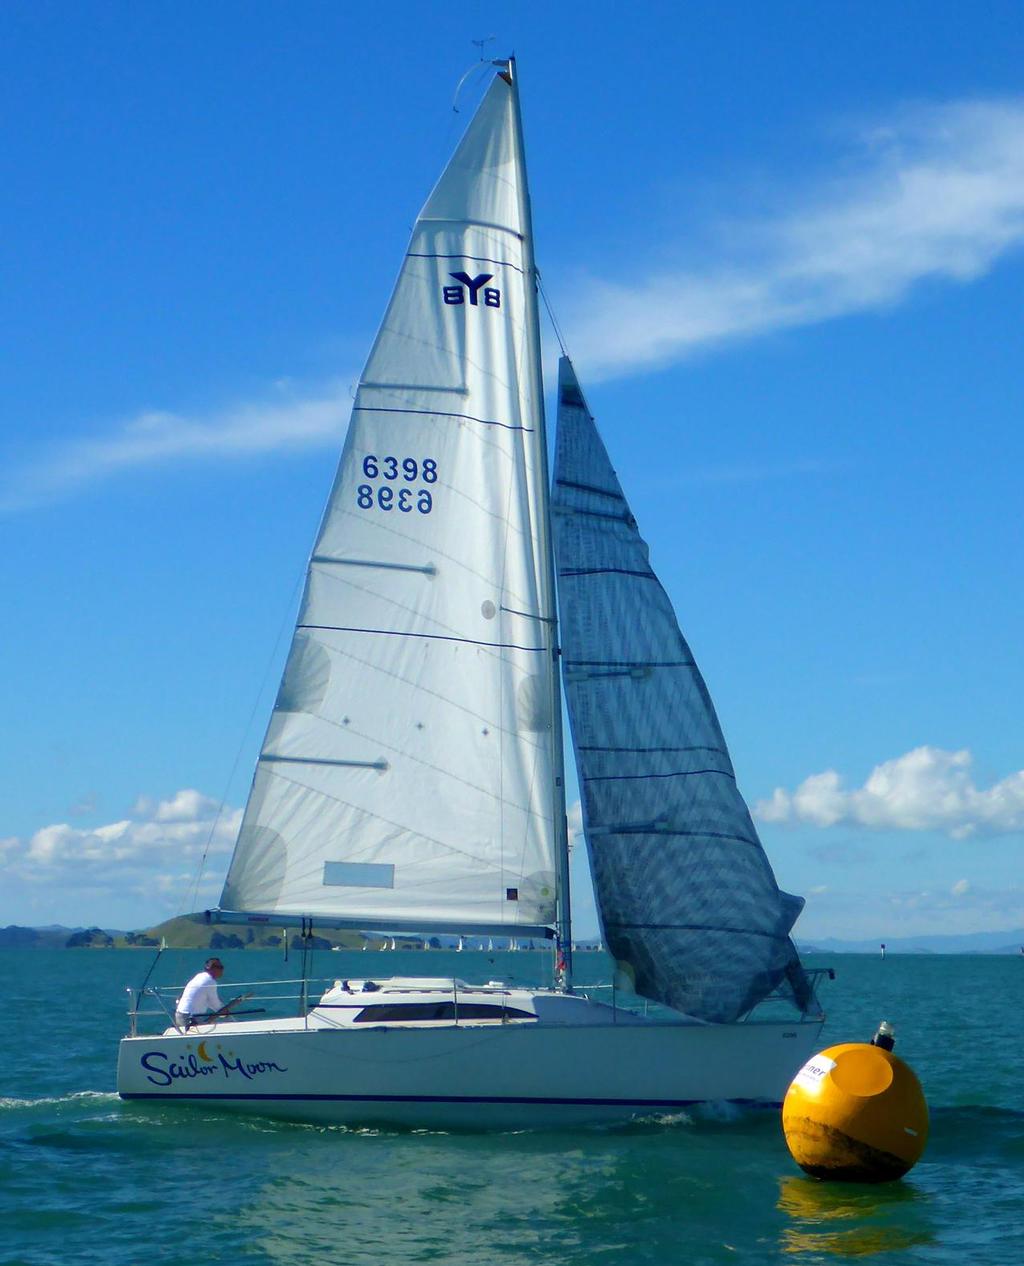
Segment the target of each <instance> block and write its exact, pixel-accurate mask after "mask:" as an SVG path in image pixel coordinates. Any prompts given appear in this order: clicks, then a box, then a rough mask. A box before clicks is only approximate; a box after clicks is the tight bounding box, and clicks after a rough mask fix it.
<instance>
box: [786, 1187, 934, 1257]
mask: <svg viewBox="0 0 1024 1266" xmlns="http://www.w3.org/2000/svg"><path fill="white" fill-rule="evenodd" d="M777 1208H778V1209H779V1211H780V1212H781V1213H784V1214H785V1215H786V1216H787V1217H788V1219H789V1221H788V1223H787V1224H786V1225H785V1226H784V1227H783V1229H782V1233H781V1235H780V1238H779V1247H780V1248H781V1249H782V1251H783V1252H786V1253H821V1254H825V1253H831V1254H833V1255H834V1256H836V1257H866V1256H870V1255H872V1254H874V1253H888V1252H894V1251H896V1250H898V1249H907V1248H913V1247H916V1246H918V1245H925V1244H931V1243H932V1242H933V1240H934V1238H935V1236H934V1233H933V1231H932V1228H931V1226H930V1223H929V1219H928V1218H927V1216H926V1201H925V1198H924V1197H922V1196H921V1195H920V1193H919V1192H917V1191H916V1190H915V1189H914V1188H913V1187H912V1186H910V1185H909V1184H892V1185H888V1186H870V1187H866V1186H861V1185H860V1184H847V1183H831V1184H825V1183H820V1182H815V1181H814V1179H811V1178H796V1177H792V1176H790V1177H787V1178H783V1179H781V1180H780V1182H779V1199H778V1204H777Z"/></svg>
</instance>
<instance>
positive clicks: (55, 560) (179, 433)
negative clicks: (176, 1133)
mask: <svg viewBox="0 0 1024 1266" xmlns="http://www.w3.org/2000/svg"><path fill="white" fill-rule="evenodd" d="M363 9H364V7H363V6H348V5H341V4H304V5H293V6H284V5H280V4H270V3H248V4H244V5H243V4H230V3H226V4H221V5H218V6H202V5H189V4H181V5H176V6H173V7H172V6H130V5H128V4H100V3H95V4H89V5H86V4H65V5H54V4H40V3H31V4H29V3H14V2H12V3H9V4H8V5H6V6H5V7H4V15H3V25H4V28H5V34H4V39H3V41H2V44H0V63H2V65H0V97H2V98H3V100H2V107H3V108H2V110H0V118H2V123H0V127H2V129H3V136H2V138H0V168H2V170H0V187H2V188H3V190H4V195H3V198H2V199H0V224H2V237H0V255H2V261H3V262H2V277H3V284H2V286H0V329H2V331H3V334H2V341H3V349H4V357H3V387H4V391H3V400H2V403H0V532H2V533H3V537H4V547H3V550H2V553H0V559H2V562H0V567H2V572H0V581H2V586H3V590H2V591H3V594H4V603H3V611H2V616H0V629H2V632H3V643H2V644H3V648H4V654H3V659H2V663H3V667H4V673H3V680H4V692H3V693H4V700H5V709H4V712H5V717H4V720H5V724H4V726H3V731H2V733H3V740H2V742H3V751H2V768H3V770H4V777H3V796H2V799H0V855H2V856H3V859H4V875H5V878H4V883H3V885H2V888H0V922H4V923H6V922H22V923H36V924H38V923H48V922H65V923H81V922H103V923H106V924H108V925H118V926H140V925H142V924H144V923H147V922H155V921H157V920H158V919H160V918H163V917H166V916H167V915H169V914H173V913H176V912H177V911H179V910H180V909H181V908H182V907H183V904H184V903H186V901H187V899H188V896H189V884H190V880H191V878H192V877H193V876H194V875H195V872H196V867H197V863H198V858H199V856H200V854H201V853H202V851H203V848H204V846H205V843H206V840H207V839H208V838H209V837H211V832H212V845H211V849H210V856H209V860H208V863H207V868H206V872H205V875H206V878H205V880H204V886H203V887H202V889H201V893H200V899H201V900H203V901H204V902H208V901H211V900H214V899H215V898H216V895H217V892H219V886H220V881H221V879H222V876H223V870H224V867H225V865H226V858H227V853H228V851H229V849H230V842H231V833H232V830H233V828H234V826H235V825H236V824H237V817H238V810H239V807H240V805H241V804H242V803H243V802H244V797H245V793H246V790H247V786H248V781H249V777H250V773H251V769H252V764H253V761H254V759H255V754H256V750H257V747H258V743H259V738H260V736H261V734H262V730H263V726H264V724H265V720H266V714H267V711H268V709H269V707H270V703H271V701H272V698H273V693H274V690H275V689H276V684H277V678H278V673H279V670H280V664H281V661H282V658H283V654H284V651H285V649H286V645H287V638H288V635H289V633H290V628H291V623H292V620H293V617H294V604H295V602H296V600H297V594H298V586H299V583H300V581H301V576H302V571H303V568H304V563H305V557H306V554H307V552H308V548H309V545H310V542H311V539H312V535H313V532H314V530H315V527H316V523H317V521H318V518H319V514H320V510H321V507H322V503H323V499H324V497H325V495H326V492H327V489H328V487H329V484H330V480H331V477H332V474H333V468H334V464H335V461H336V456H337V452H338V450H339V447H340V443H341V439H342V437H343V435H344V429H345V425H346V422H347V417H348V407H349V405H350V400H351V387H352V384H353V383H354V382H355V380H356V378H357V377H358V374H359V370H360V367H361V363H362V360H363V358H364V356H365V354H366V351H367V349H368V346H369V342H370V340H371V338H372V336H373V333H374V331H375V329H376V325H377V323H378V321H379V319H380V316H381V314H382V311H383V308H384V305H385V303H386V300H387V297H388V294H389V291H390V287H391V284H392V281H393V278H394V276H395V273H396V271H397V268H398V264H399V261H400V257H401V254H402V251H403V250H404V247H405V242H406V238H407V234H408V231H409V228H410V226H411V223H412V221H413V219H414V218H415V215H416V212H417V211H418V209H419V207H420V205H421V204H422V202H423V200H424V198H425V196H426V194H427V192H428V191H429V189H430V187H431V185H432V183H433V180H434V179H435V177H436V175H437V174H438V172H439V171H440V168H441V167H442V165H443V163H444V162H445V160H446V158H447V156H448V154H449V152H450V150H451V148H452V146H453V145H454V143H455V141H456V140H457V137H458V135H459V132H460V129H461V127H462V125H463V124H464V121H465V119H466V117H467V112H468V111H469V109H471V107H472V104H473V103H474V101H475V100H476V98H477V96H478V95H479V90H480V86H481V83H482V79H481V77H480V75H479V74H473V75H470V77H469V79H468V80H467V83H466V86H465V87H464V89H463V96H462V106H463V111H462V113H461V114H459V115H456V114H455V113H453V111H452V108H451V104H452V98H453V93H454V90H455V86H456V84H457V83H458V81H459V79H460V77H461V76H462V75H463V73H464V72H465V71H466V70H467V69H469V68H470V67H471V66H472V64H473V62H474V60H475V58H476V55H477V54H476V50H475V49H474V47H473V45H472V43H471V41H472V40H474V39H479V38H483V37H485V36H491V35H493V36H495V40H494V42H493V43H490V44H488V45H487V50H488V54H489V55H498V54H501V53H505V52H507V51H510V50H513V49H514V50H515V52H516V53H517V54H518V57H519V64H520V72H521V79H522V86H523V98H524V114H525V126H526V139H527V149H528V158H529V162H530V172H531V180H532V187H533V189H532V191H533V200H534V217H535V228H536V234H537V253H538V259H539V263H540V266H541V269H542V272H543V274H544V278H545V285H546V289H547V291H548V294H549V296H550V298H551V301H552V303H553V305H554V308H555V311H556V313H557V315H558V317H559V320H560V323H561V325H562V327H563V329H564V332H565V335H566V338H567V342H568V345H569V350H570V352H571V353H572V354H573V357H574V360H575V363H576V367H577V370H578V373H579V375H580V378H581V381H582V382H583V384H584V388H585V390H586V392H587V395H588V399H589V402H590V404H591V407H592V408H593V409H594V411H595V413H596V415H597V417H598V421H599V424H600V425H601V428H602V431H603V433H604V436H605V439H606V442H607V444H608V447H609V450H610V452H611V454H612V457H613V460H614V461H615V463H616V466H617V468H618V471H619V474H620V477H621V479H622V482H623V484H624V486H625V487H626V489H627V492H628V494H629V496H630V498H631V500H632V504H633V509H634V512H635V513H636V515H637V518H638V520H639V521H640V525H641V528H642V530H643V532H644V534H645V536H646V537H647V539H648V541H649V542H650V543H651V546H652V559H653V562H654V565H655V567H656V568H657V569H658V571H659V573H660V575H661V577H662V579H663V581H664V583H665V585H666V587H667V589H668V591H669V593H670V594H671V595H672V597H673V599H674V601H675V603H676V608H677V612H678V614H679V618H680V623H681V625H682V627H683V630H684V632H685V633H686V635H687V637H688V639H689V640H690V642H691V645H692V646H693V649H694V651H695V653H696V655H697V658H698V662H699V663H700V664H701V666H702V669H703V671H704V674H705V677H706V679H707V681H708V684H709V687H710V689H711V692H712V695H713V697H714V699H715V701H716V704H717V707H718V710H719V714H720V717H721V720H722V723H723V727H724V729H725V732H726V736H727V738H728V740H729V742H730V746H731V748H732V753H733V758H734V762H735V765H736V768H737V773H738V777H739V782H740V786H741V788H742V789H743V791H744V793H745V794H746V796H747V798H748V800H749V801H750V803H751V804H752V806H754V808H755V814H756V816H757V818H758V822H759V826H760V829H761V832H762V836H763V838H764V841H765V844H766V847H767V848H768V851H769V854H770V856H771V858H772V861H773V863H774V865H775V868H776V873H777V875H778V877H779V880H780V882H781V883H782V884H783V886H784V887H787V888H789V889H791V890H793V891H797V892H801V893H803V894H804V895H805V896H807V901H808V903H807V908H806V910H805V912H804V915H803V916H802V919H801V921H800V923H799V925H798V928H797V931H798V935H802V936H803V937H805V938H808V939H813V937H815V936H819V937H820V936H827V935H835V936H876V935H877V936H878V937H879V938H880V939H885V937H886V936H889V937H892V936H896V935H899V934H900V933H901V932H925V931H973V930H983V929H998V928H1013V927H1018V926H1020V925H1022V924H1024V881H1022V879H1021V873H1022V866H1021V861H1022V849H1021V839H1022V835H1021V833H1022V830H1024V739H1022V732H1021V727H1020V724H1019V713H1020V705H1021V700H1022V698H1024V669H1022V661H1021V653H1020V646H1021V641H1022V631H1024V600H1022V596H1021V595H1022V593H1024V562H1022V559H1024V550H1022V542H1021V514H1020V502H1021V489H1020V485H1021V474H1020V472H1021V468H1022V464H1024V463H1022V458H1024V452H1022V449H1024V443H1022V439H1021V425H1020V420H1021V415H1022V404H1024V381H1022V374H1021V364H1022V363H1024V347H1022V336H1021V329H1022V323H1021V306H1022V298H1021V296H1022V294H1024V285H1022V283H1024V251H1022V249H1021V247H1022V244H1024V90H1022V87H1021V80H1020V66H1021V65H1022V64H1024V10H1022V9H1021V8H1020V6H1019V4H1015V3H999V2H998V0H997V2H995V3H988V4H986V5H984V6H966V5H961V4H953V3H950V4H941V3H929V4H914V3H905V4H901V5H899V6H892V5H885V4H881V3H877V4H875V3H858V4H841V3H835V4H830V5H827V6H820V5H818V6H812V5H809V4H776V5H772V6H767V5H760V4H735V5H731V6H725V5H718V4H711V3H707V4H701V3H694V4H688V5H685V6H684V5H675V4H649V5H643V6H624V5H613V4H609V3H590V4H586V5H582V4H564V5H559V6H552V5H542V4H528V3H524V4H516V5H511V4H500V3H499V4H495V3H489V4H486V5H484V4H462V5H458V6H455V5H450V6H442V5H424V4H392V5H388V6H384V7H381V8H380V10H379V11H378V12H374V13H371V12H369V10H368V8H367V9H366V11H363ZM222 800H223V802H224V806H225V807H224V809H223V811H222V812H221V814H220V817H219V820H217V806H218V805H219V804H220V803H221V801H222ZM215 820H217V824H216V826H214V822H215ZM577 904H578V907H579V909H580V911H581V919H580V931H581V932H584V933H586V932H589V931H592V930H593V927H594V924H593V915H592V914H590V913H588V911H587V907H588V904H589V903H588V901H587V899H586V896H585V894H584V893H583V891H582V887H581V894H580V896H579V899H578V903H577Z"/></svg>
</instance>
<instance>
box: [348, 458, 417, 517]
mask: <svg viewBox="0 0 1024 1266" xmlns="http://www.w3.org/2000/svg"><path fill="white" fill-rule="evenodd" d="M363 474H364V475H365V476H366V478H367V479H384V480H386V481H388V482H386V483H382V484H378V485H377V486H376V487H374V486H373V485H372V484H360V485H359V487H358V488H357V489H356V505H357V506H358V507H359V508H360V510H372V509H373V508H374V507H375V506H376V507H377V508H378V509H380V510H398V511H399V512H400V513H401V514H411V513H412V511H413V510H418V511H419V513H420V514H429V513H430V512H431V510H433V508H434V497H433V494H432V493H431V491H430V489H429V488H410V487H409V486H408V485H409V484H413V483H416V482H418V481H420V480H422V482H423V483H425V484H435V483H437V461H436V459H435V458H433V457H424V458H423V460H422V461H417V460H416V458H415V457H377V456H375V455H374V454H373V453H368V454H367V455H366V457H364V458H363ZM396 481H397V484H398V486H397V487H394V486H392V484H393V483H395V482H396Z"/></svg>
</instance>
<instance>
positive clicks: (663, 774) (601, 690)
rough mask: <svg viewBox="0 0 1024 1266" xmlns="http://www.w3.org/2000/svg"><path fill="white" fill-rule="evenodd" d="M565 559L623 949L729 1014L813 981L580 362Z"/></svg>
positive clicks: (683, 1002) (682, 1005)
mask: <svg viewBox="0 0 1024 1266" xmlns="http://www.w3.org/2000/svg"><path fill="white" fill-rule="evenodd" d="M552 506H553V513H554V536H555V554H556V558H557V560H558V580H559V607H560V611H561V623H562V655H563V658H562V666H563V672H564V674H565V689H566V699H567V702H568V708H569V718H570V721H571V724H572V735H573V745H574V747H575V751H576V763H577V768H578V771H579V777H580V789H581V793H582V794H581V800H582V805H583V825H584V834H585V835H586V839H587V845H588V849H589V852H590V858H591V869H592V871H593V875H594V884H595V888H596V892H597V898H598V906H599V909H600V913H601V923H602V932H603V935H604V938H605V940H606V942H607V944H608V949H609V951H610V953H611V954H612V955H613V956H614V957H615V958H616V959H617V960H618V963H619V966H620V968H621V969H623V970H624V971H625V972H626V974H627V975H628V977H629V978H630V979H631V980H632V982H633V984H634V985H635V988H636V990H637V992H638V993H640V994H642V995H643V996H644V997H647V998H652V999H655V1000H656V1001H659V1002H664V1003H666V1004H668V1005H669V1006H672V1007H675V1008H677V1009H679V1010H680V1011H685V1012H687V1013H688V1014H690V1015H694V1016H698V1017H700V1018H702V1019H706V1020H712V1021H730V1020H735V1019H736V1018H737V1017H739V1016H741V1015H743V1014H744V1013H745V1012H747V1011H749V1010H750V1008H751V1007H753V1006H755V1005H756V1004H757V1003H758V1002H759V1001H761V999H762V998H764V997H765V996H766V995H767V994H768V993H770V992H771V991H772V990H773V989H776V988H780V987H781V988H783V989H785V990H786V991H787V992H788V993H789V994H790V996H791V997H793V998H794V999H795V1001H796V1002H797V1004H798V1005H799V1006H801V1007H803V1006H805V1005H806V1004H807V1003H808V1002H809V1001H810V988H809V985H808V982H807V978H806V976H805V975H804V972H803V969H802V967H801V965H800V960H799V956H798V955H797V952H796V949H795V947H794V946H793V942H792V941H791V940H790V937H789V932H790V929H791V928H792V926H793V922H794V920H795V919H796V917H797V915H798V914H799V912H800V910H801V908H802V906H803V900H802V899H801V898H799V897H793V896H790V895H789V894H788V893H785V892H782V891H780V889H779V887H778V884H777V883H776V882H775V876H774V875H773V874H772V869H771V866H770V865H769V862H768V859H767V857H766V856H765V854H764V850H763V849H762V847H761V842H760V840H759V839H758V836H757V831H756V830H755V828H754V824H753V822H752V821H751V818H750V814H749V812H748V810H747V806H746V804H745V803H744V801H743V797H742V796H741V795H740V793H739V791H738V790H737V789H736V779H735V776H734V774H733V769H732V763H731V761H730V759H729V753H728V752H727V751H726V746H725V739H724V738H723V736H722V731H721V728H720V727H719V724H718V718H717V717H716V715H715V710H714V706H713V705H712V702H711V698H710V696H709V694H708V691H707V687H706V686H705V684H704V680H703V678H702V677H701V675H700V671H699V670H698V668H697V666H696V664H695V663H694V660H693V655H692V654H691V652H690V648H689V647H688V646H687V644H686V641H685V640H684V638H683V635H682V633H680V631H679V626H678V624H677V623H676V618H675V613H674V612H673V610H672V604H671V603H670V601H669V599H668V595H667V594H666V593H665V591H664V589H662V587H661V585H660V584H659V582H658V578H657V576H655V574H654V572H653V571H652V569H651V564H650V559H649V558H648V553H647V545H646V544H645V542H644V540H643V538H642V537H641V536H640V533H639V531H638V529H637V525H636V520H635V519H634V518H633V515H632V513H631V512H630V508H629V505H628V504H627V502H626V498H625V497H624V495H623V492H622V488H621V486H620V485H619V481H618V478H617V477H616V474H615V471H614V470H613V468H612V465H611V462H610V461H609V460H608V454H607V452H606V451H605V447H604V445H603V443H602V442H601V438H600V436H599V435H598V433H597V429H596V427H595V426H594V420H593V418H592V417H591V416H590V413H589V411H588V410H587V407H586V404H585V402H584V400H583V396H582V394H581V392H580V389H579V384H578V383H577V381H576V376H575V374H574V372H573V369H572V366H571V365H570V363H569V361H568V360H566V359H563V361H562V363H561V366H560V371H559V410H558V440H557V447H556V457H555V489H554V494H553V498H552Z"/></svg>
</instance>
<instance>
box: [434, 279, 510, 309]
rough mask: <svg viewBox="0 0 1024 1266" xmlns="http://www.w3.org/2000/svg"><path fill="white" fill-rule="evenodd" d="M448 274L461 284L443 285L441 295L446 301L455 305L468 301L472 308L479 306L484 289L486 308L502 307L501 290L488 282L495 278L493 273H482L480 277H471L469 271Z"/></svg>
mask: <svg viewBox="0 0 1024 1266" xmlns="http://www.w3.org/2000/svg"><path fill="white" fill-rule="evenodd" d="M448 276H449V277H451V278H453V279H454V280H455V281H457V282H458V283H459V284H458V285H457V286H442V287H441V295H442V297H443V298H444V301H445V303H449V304H451V305H452V306H453V307H454V306H456V305H458V304H460V303H468V304H469V306H470V307H471V308H478V307H479V306H480V294H481V291H482V292H483V297H484V307H485V308H500V307H501V291H500V290H499V289H498V288H497V287H496V286H488V284H487V283H488V282H489V281H493V280H494V274H493V273H481V274H480V275H479V277H471V276H470V275H469V273H449V274H448ZM467 295H468V296H469V298H468V299H467V298H466V296H467Z"/></svg>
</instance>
